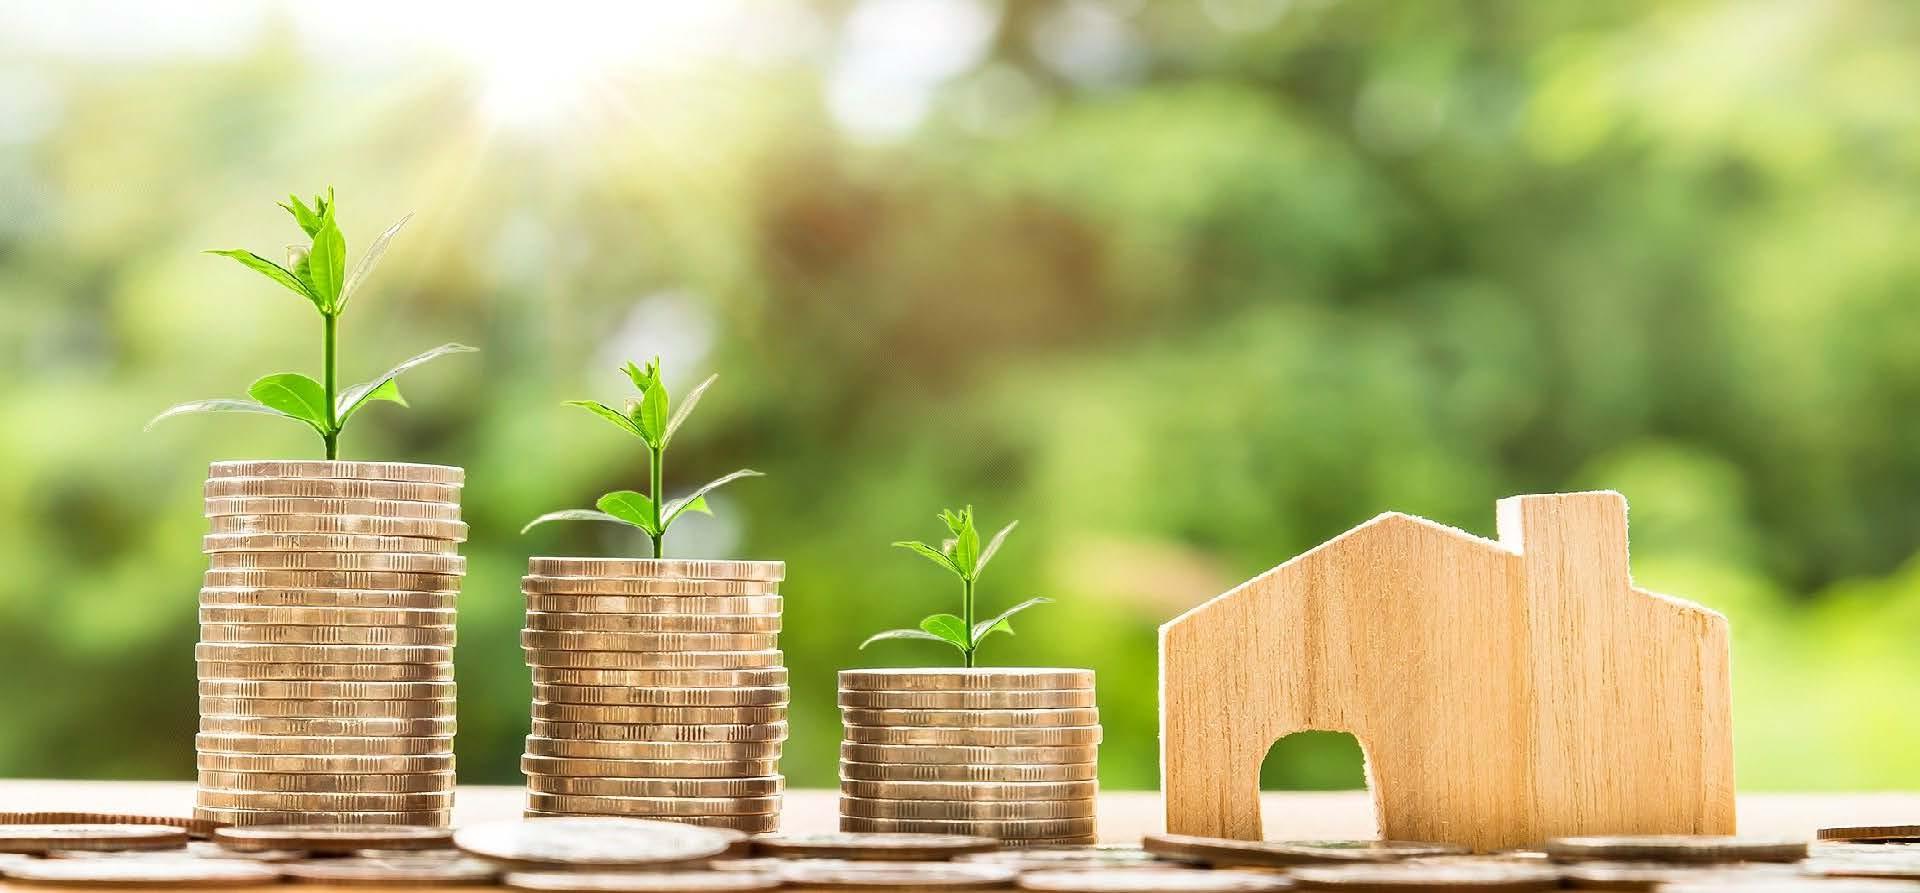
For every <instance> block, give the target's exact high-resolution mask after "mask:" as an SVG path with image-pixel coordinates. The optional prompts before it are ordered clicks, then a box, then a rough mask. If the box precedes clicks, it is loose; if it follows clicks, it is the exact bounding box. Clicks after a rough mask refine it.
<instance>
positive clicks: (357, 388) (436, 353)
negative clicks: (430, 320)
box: [334, 344, 479, 421]
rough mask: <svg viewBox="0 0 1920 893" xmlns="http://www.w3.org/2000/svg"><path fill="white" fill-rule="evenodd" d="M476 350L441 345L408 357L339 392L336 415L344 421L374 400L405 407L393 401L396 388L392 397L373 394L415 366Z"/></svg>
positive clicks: (397, 394)
mask: <svg viewBox="0 0 1920 893" xmlns="http://www.w3.org/2000/svg"><path fill="white" fill-rule="evenodd" d="M477 350H479V348H477V347H468V346H466V345H464V344H442V345H440V346H439V347H436V348H434V349H432V350H429V351H427V352H426V353H423V354H418V355H416V356H412V357H408V358H407V359H405V360H402V361H401V363H400V365H398V366H395V367H393V368H392V369H388V370H387V371H385V372H382V373H380V375H379V377H377V378H370V379H368V380H366V381H363V382H361V383H359V384H357V385H354V386H353V387H350V388H348V389H346V390H344V391H341V392H340V397H339V399H338V400H336V401H335V403H334V405H335V406H337V407H338V408H339V414H338V415H339V418H340V420H341V421H346V419H347V417H348V416H351V415H353V414H354V413H356V412H358V411H359V410H360V405H361V404H363V403H365V402H367V401H368V400H375V399H379V400H392V401H393V402H395V403H398V404H400V405H401V406H405V405H407V401H405V400H399V399H395V398H397V397H399V396H400V391H399V389H398V388H397V387H395V388H393V389H392V391H391V393H392V396H379V397H376V396H375V394H374V392H376V391H379V390H380V389H381V388H383V387H385V386H387V385H390V384H392V383H393V380H394V379H396V378H399V377H400V376H401V374H402V373H404V372H406V371H407V370H409V369H412V368H414V367H415V366H420V365H423V364H425V363H429V362H432V361H433V360H437V359H439V358H441V357H444V356H446V355H447V354H453V353H473V352H474V351H477Z"/></svg>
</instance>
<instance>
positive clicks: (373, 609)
mask: <svg viewBox="0 0 1920 893" xmlns="http://www.w3.org/2000/svg"><path fill="white" fill-rule="evenodd" d="M462 481H463V473H462V472H461V470H460V469H458V468H449V467H446V466H439V465H414V464H406V463H391V462H216V463H214V465H213V468H212V471H211V473H210V475H209V477H208V479H207V483H206V510H207V518H208V521H209V523H210V526H211V529H212V532H211V533H209V534H208V535H207V537H206V541H205V549H206V552H207V554H208V556H209V562H208V563H209V567H208V570H207V575H206V582H205V586H204V587H203V588H202V589H201V590H200V644H199V645H198V646H196V647H195V649H194V659H195V661H196V662H197V664H198V666H199V678H200V734H199V736H198V737H197V738H196V739H195V745H196V748H197V751H198V756H197V762H198V766H199V771H200V787H199V790H198V792H197V799H196V804H197V805H196V808H195V810H194V815H195V816H196V817H197V818H200V819H205V820H210V821H217V822H225V823H230V824H236V825H244V824H278V823H286V822H328V823H349V824H369V823H371V824H420V825H444V824H446V823H447V820H448V817H449V815H450V811H451V809H452V806H453V787H454V780H453V733H454V686H453V642H454V601H455V599H456V597H457V595H458V594H459V589H460V579H461V576H462V575H463V574H464V573H465V570H466V566H465V559H463V558H461V557H460V556H459V555H458V554H457V550H458V548H459V543H460V541H461V540H463V539H465V538H466V530H467V527H466V525H465V524H463V523H461V521H460V487H461V483H462Z"/></svg>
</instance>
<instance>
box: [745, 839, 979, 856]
mask: <svg viewBox="0 0 1920 893" xmlns="http://www.w3.org/2000/svg"><path fill="white" fill-rule="evenodd" d="M998 849H1000V841H998V840H995V839H993V838H991V837H976V836H973V835H970V834H788V835H783V836H780V837H761V838H756V839H755V840H754V841H753V851H754V852H755V853H756V854H760V855H765V856H781V857H785V858H788V859H851V860H855V861H877V862H897V861H909V862H911V861H933V860H939V859H947V858H951V857H954V856H963V855H967V854H970V853H988V852H992V851H994V850H998Z"/></svg>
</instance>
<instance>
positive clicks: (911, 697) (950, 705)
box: [840, 688, 1094, 710]
mask: <svg viewBox="0 0 1920 893" xmlns="http://www.w3.org/2000/svg"><path fill="white" fill-rule="evenodd" d="M840 706H841V707H843V708H851V709H858V710H1064V709H1073V708H1082V709H1084V708H1090V707H1093V706H1094V691H1093V689H1091V688H1069V689H1033V690H1018V691H849V690H847V689H841V691H840Z"/></svg>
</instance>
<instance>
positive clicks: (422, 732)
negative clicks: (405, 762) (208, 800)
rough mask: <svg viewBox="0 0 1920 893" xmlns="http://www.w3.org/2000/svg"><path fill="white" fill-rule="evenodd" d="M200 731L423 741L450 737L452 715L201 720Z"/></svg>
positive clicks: (224, 718) (222, 718) (220, 718)
mask: <svg viewBox="0 0 1920 893" xmlns="http://www.w3.org/2000/svg"><path fill="white" fill-rule="evenodd" d="M200 731H202V732H207V733H212V734H223V735H295V736H301V737H316V738H341V737H344V738H377V737H406V738H424V737H433V736H441V735H445V736H451V735H452V734H453V731H454V718H453V717H451V716H445V717H432V718H415V719H317V718H311V717H286V716H214V715H207V714H203V715H202V716H201V717H200Z"/></svg>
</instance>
